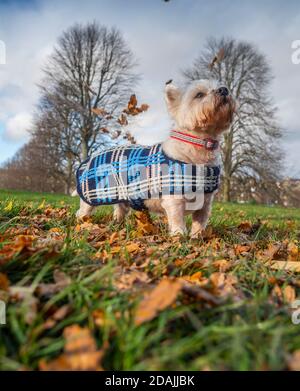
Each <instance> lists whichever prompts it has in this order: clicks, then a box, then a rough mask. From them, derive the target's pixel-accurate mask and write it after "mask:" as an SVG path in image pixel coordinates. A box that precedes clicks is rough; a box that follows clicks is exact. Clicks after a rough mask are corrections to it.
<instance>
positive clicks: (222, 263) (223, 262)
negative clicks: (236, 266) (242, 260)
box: [212, 259, 232, 272]
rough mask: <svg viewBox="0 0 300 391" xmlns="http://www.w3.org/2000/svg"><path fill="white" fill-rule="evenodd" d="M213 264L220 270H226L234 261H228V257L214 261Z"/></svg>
mask: <svg viewBox="0 0 300 391" xmlns="http://www.w3.org/2000/svg"><path fill="white" fill-rule="evenodd" d="M212 264H213V266H214V267H216V268H217V269H219V271H220V272H226V271H227V270H228V269H230V268H231V266H232V262H231V261H228V260H227V259H219V260H217V261H214V262H213V263H212Z"/></svg>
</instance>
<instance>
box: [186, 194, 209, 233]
mask: <svg viewBox="0 0 300 391" xmlns="http://www.w3.org/2000/svg"><path fill="white" fill-rule="evenodd" d="M213 198H214V195H213V193H212V194H208V195H206V196H205V198H204V203H203V207H202V209H199V210H196V211H195V212H194V213H193V215H192V230H191V238H192V239H196V238H198V237H199V236H200V235H201V233H202V232H203V231H204V230H205V228H206V226H207V222H208V219H209V216H210V213H211V207H212V201H213Z"/></svg>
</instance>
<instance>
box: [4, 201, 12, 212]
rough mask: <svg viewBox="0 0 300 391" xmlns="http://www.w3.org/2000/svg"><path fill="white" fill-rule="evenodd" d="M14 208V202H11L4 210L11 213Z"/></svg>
mask: <svg viewBox="0 0 300 391" xmlns="http://www.w3.org/2000/svg"><path fill="white" fill-rule="evenodd" d="M12 208H13V202H12V201H9V202H8V204H7V205H6V207H5V208H4V210H5V212H10V211H11V210H12Z"/></svg>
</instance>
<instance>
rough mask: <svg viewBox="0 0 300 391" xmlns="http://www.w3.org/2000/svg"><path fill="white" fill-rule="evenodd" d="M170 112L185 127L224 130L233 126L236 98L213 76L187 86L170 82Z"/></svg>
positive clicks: (168, 103)
mask: <svg viewBox="0 0 300 391" xmlns="http://www.w3.org/2000/svg"><path fill="white" fill-rule="evenodd" d="M165 97H166V102H167V107H168V110H169V113H170V115H171V116H172V118H173V119H174V120H175V122H176V125H177V127H178V128H179V129H181V130H187V131H205V132H214V133H219V132H220V133H221V132H223V131H224V130H226V129H228V127H229V126H230V124H231V122H232V119H233V114H234V111H235V102H234V100H233V98H232V96H231V94H230V92H229V90H228V88H227V87H225V86H222V85H218V84H217V83H216V82H215V81H212V80H196V81H193V82H192V83H190V84H189V85H188V86H187V88H186V89H185V90H182V89H180V88H178V87H176V86H175V85H174V84H173V83H172V81H169V82H167V83H166V90H165Z"/></svg>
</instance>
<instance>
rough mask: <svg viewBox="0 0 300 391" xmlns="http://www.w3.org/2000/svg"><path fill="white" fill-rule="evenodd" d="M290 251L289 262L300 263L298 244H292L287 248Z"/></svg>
mask: <svg viewBox="0 0 300 391" xmlns="http://www.w3.org/2000/svg"><path fill="white" fill-rule="evenodd" d="M287 251H288V259H287V260H288V262H297V261H300V256H299V248H298V246H297V244H296V243H294V242H290V243H289V244H288V246H287Z"/></svg>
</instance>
